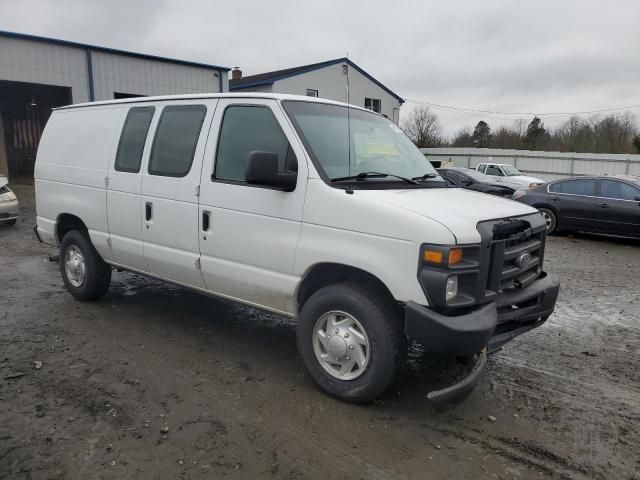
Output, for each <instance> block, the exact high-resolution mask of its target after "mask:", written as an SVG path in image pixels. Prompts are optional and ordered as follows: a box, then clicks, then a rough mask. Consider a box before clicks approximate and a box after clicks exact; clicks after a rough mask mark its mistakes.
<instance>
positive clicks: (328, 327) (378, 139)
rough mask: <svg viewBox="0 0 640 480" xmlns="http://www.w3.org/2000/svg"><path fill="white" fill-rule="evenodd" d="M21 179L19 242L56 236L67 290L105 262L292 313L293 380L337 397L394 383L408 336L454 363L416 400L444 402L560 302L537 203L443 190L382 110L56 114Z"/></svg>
mask: <svg viewBox="0 0 640 480" xmlns="http://www.w3.org/2000/svg"><path fill="white" fill-rule="evenodd" d="M35 187H36V207H37V225H36V227H35V232H36V235H37V236H38V238H40V239H41V241H43V242H46V243H50V244H54V245H59V249H60V273H61V275H62V279H63V281H64V284H65V286H66V288H67V289H68V290H69V292H70V293H71V294H72V295H73V296H74V297H76V298H77V299H79V300H96V299H98V298H100V297H101V296H103V295H104V294H105V293H107V290H108V288H109V283H110V280H111V272H112V268H118V269H124V270H129V271H132V272H137V273H140V274H143V275H148V276H150V277H154V278H158V279H162V280H165V281H167V282H171V283H174V284H177V285H181V286H183V287H185V288H189V289H192V290H195V291H198V292H202V293H204V294H208V295H213V296H217V297H222V298H226V299H230V300H234V301H237V302H242V303H244V304H247V305H251V306H254V307H258V308H262V309H266V310H270V311H273V312H277V313H279V314H282V315H286V316H289V317H292V318H295V319H297V322H298V326H297V343H298V349H299V352H300V358H301V359H302V361H303V362H304V365H305V366H306V368H307V370H308V372H309V374H310V375H311V377H313V379H314V380H315V381H316V383H317V384H318V385H319V386H320V388H321V389H322V390H324V391H325V392H327V393H329V394H331V395H334V396H336V397H338V398H340V399H343V400H347V401H352V402H367V401H371V400H373V399H375V398H376V397H378V396H379V395H380V394H382V393H383V392H384V391H385V390H387V389H388V388H389V387H390V386H391V385H392V384H393V383H394V381H395V379H396V376H397V374H398V372H399V371H400V370H401V368H402V365H403V363H404V362H405V353H406V348H405V347H406V341H407V338H413V339H415V340H417V341H419V342H421V343H422V344H424V345H425V347H427V348H428V349H430V350H432V351H435V352H439V353H441V354H443V355H451V356H459V357H466V358H467V359H471V361H470V362H468V365H469V366H470V367H469V372H468V376H467V377H466V378H463V379H462V380H461V381H459V382H458V383H455V384H454V385H452V386H450V387H447V388H444V389H442V390H438V391H434V392H431V393H430V394H429V398H430V399H431V400H432V401H433V402H434V403H435V404H436V406H440V407H442V408H444V407H446V406H447V405H453V404H455V403H457V402H459V401H461V400H462V399H464V398H465V397H466V396H467V395H468V394H469V393H470V392H471V390H472V389H473V388H474V386H475V385H476V384H477V382H478V381H479V379H480V377H481V374H482V371H483V370H484V368H485V365H486V354H487V352H488V351H492V350H494V349H497V348H498V347H499V346H500V345H502V344H504V343H505V342H507V341H509V340H510V339H512V338H513V337H515V336H517V335H519V334H521V333H524V332H526V331H528V330H531V329H532V328H535V327H538V326H540V325H542V324H543V323H544V322H545V321H546V319H547V318H548V317H549V315H551V313H552V312H553V310H554V306H555V302H556V297H557V295H558V290H559V284H558V280H557V279H555V278H553V277H551V276H550V275H547V274H546V273H545V272H544V271H543V269H542V265H543V258H544V246H545V232H546V224H545V222H544V219H543V217H542V215H541V214H540V213H539V212H538V211H537V210H536V209H534V208H532V207H530V206H528V205H524V204H521V203H517V202H513V201H511V200H505V199H502V198H497V197H494V196H489V195H485V194H482V193H478V192H473V191H469V190H463V189H460V188H453V187H451V186H450V185H449V184H448V183H447V182H445V181H444V180H443V179H442V178H441V177H440V176H439V175H438V174H437V173H436V171H435V170H434V169H433V167H432V166H431V164H430V163H429V162H428V161H427V160H426V159H425V158H424V156H423V155H422V154H421V153H420V151H419V150H418V149H417V148H416V147H415V146H414V145H413V143H411V141H410V140H409V139H408V138H407V137H406V136H405V135H404V134H403V133H402V132H401V131H400V129H399V128H398V127H397V126H396V125H395V124H393V123H392V122H390V121H389V120H388V119H386V118H385V117H383V116H381V115H378V114H376V113H373V112H371V111H368V110H365V109H362V108H358V107H353V106H347V105H345V104H342V103H337V102H332V101H329V100H323V99H313V98H310V97H301V96H290V95H274V94H261V93H251V94H215V95H214V94H202V95H181V96H171V97H147V98H139V99H128V100H119V101H106V102H96V103H90V104H83V105H71V106H69V107H64V108H59V109H56V110H54V111H53V113H52V115H51V117H50V119H49V121H48V123H47V126H46V128H45V130H44V134H43V136H42V140H41V142H40V147H39V150H38V155H37V159H36V168H35ZM212 315H213V313H212ZM212 321H215V319H212Z"/></svg>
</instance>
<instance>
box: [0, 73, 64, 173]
mask: <svg viewBox="0 0 640 480" xmlns="http://www.w3.org/2000/svg"><path fill="white" fill-rule="evenodd" d="M70 103H71V88H69V87H56V86H51V85H41V84H37V83H25V82H10V81H6V80H0V175H7V174H8V176H9V178H10V179H11V181H12V182H19V181H24V180H28V181H29V182H31V181H32V179H33V167H34V165H35V159H36V152H37V150H38V143H39V141H40V136H41V135H42V130H43V129H44V126H45V124H46V123H47V120H48V119H49V116H50V115H51V109H52V108H55V107H61V106H63V105H69V104H70Z"/></svg>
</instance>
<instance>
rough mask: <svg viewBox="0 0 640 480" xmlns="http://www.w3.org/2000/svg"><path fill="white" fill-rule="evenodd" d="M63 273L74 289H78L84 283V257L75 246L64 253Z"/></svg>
mask: <svg viewBox="0 0 640 480" xmlns="http://www.w3.org/2000/svg"><path fill="white" fill-rule="evenodd" d="M64 271H65V273H66V274H67V279H68V280H69V283H71V285H73V286H74V287H79V286H80V285H82V284H83V283H84V278H85V275H86V269H85V264H84V257H83V256H82V252H81V251H80V249H79V248H78V247H76V246H75V245H71V246H70V247H69V248H67V251H66V252H65V253H64Z"/></svg>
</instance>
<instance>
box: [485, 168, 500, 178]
mask: <svg viewBox="0 0 640 480" xmlns="http://www.w3.org/2000/svg"><path fill="white" fill-rule="evenodd" d="M485 173H486V174H487V175H493V176H494V177H502V176H503V175H502V171H501V170H500V167H496V166H495V165H489V166H488V167H487V171H486V172H485Z"/></svg>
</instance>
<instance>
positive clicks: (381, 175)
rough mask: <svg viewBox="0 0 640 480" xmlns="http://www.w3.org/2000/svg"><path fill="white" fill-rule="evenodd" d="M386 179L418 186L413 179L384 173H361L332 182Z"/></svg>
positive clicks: (338, 178)
mask: <svg viewBox="0 0 640 480" xmlns="http://www.w3.org/2000/svg"><path fill="white" fill-rule="evenodd" d="M384 177H395V178H399V179H400V180H403V181H405V182H407V183H410V184H411V185H418V182H416V180H415V179H413V178H407V177H401V176H400V175H394V174H393V173H382V172H360V173H359V174H357V175H349V176H348V177H337V178H332V179H331V182H332V183H333V182H344V181H347V180H366V179H367V178H384Z"/></svg>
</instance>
